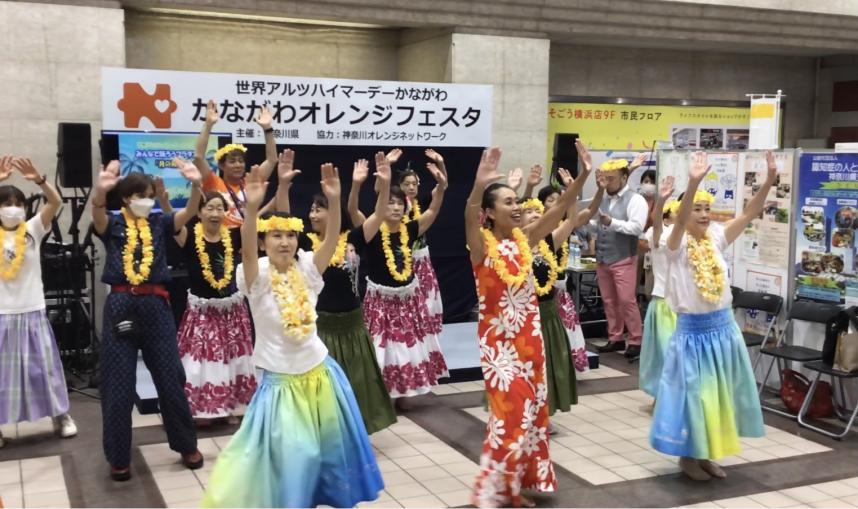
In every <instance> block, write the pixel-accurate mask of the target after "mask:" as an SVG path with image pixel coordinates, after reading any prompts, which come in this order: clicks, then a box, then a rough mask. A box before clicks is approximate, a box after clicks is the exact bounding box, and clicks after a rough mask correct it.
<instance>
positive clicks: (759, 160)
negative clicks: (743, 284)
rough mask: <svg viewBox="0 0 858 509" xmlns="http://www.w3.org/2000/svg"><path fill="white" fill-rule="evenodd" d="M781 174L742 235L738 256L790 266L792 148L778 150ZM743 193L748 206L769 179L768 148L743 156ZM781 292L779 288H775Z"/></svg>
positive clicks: (748, 260)
mask: <svg viewBox="0 0 858 509" xmlns="http://www.w3.org/2000/svg"><path fill="white" fill-rule="evenodd" d="M775 162H776V164H777V166H778V177H777V180H775V185H774V186H772V188H771V190H770V191H769V194H768V196H767V197H766V203H765V207H764V208H763V212H762V213H761V214H760V215H759V216H758V217H756V218H754V219H753V220H752V221H751V224H750V225H748V227H747V228H746V229H745V232H744V233H743V234H742V236H741V237H739V243H740V244H739V246H738V249H737V256H738V259H739V260H741V261H743V262H745V263H752V264H757V265H763V266H766V267H770V268H778V269H783V270H787V269H789V235H790V217H791V215H792V214H791V213H790V209H791V207H792V166H793V153H792V152H776V153H775ZM741 167H742V171H741V177H740V178H741V181H742V185H741V186H740V188H739V197H740V200H741V207H739V210H742V209H744V208H745V205H746V204H747V203H748V201H749V200H750V199H751V198H753V197H754V196H755V195H756V194H757V191H759V189H760V186H761V185H762V184H763V182H765V180H766V172H767V171H768V163H767V162H766V155H765V152H747V153H745V154H743V157H742V158H741ZM773 293H779V292H773Z"/></svg>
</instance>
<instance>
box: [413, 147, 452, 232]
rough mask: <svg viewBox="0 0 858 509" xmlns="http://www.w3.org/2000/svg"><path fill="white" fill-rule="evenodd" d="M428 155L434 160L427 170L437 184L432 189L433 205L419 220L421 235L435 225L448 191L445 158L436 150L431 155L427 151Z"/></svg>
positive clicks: (430, 205)
mask: <svg viewBox="0 0 858 509" xmlns="http://www.w3.org/2000/svg"><path fill="white" fill-rule="evenodd" d="M426 155H427V156H429V157H430V158H431V159H432V161H431V162H428V163H426V169H427V170H429V173H431V174H432V176H433V177H434V178H435V182H437V184H436V185H435V188H434V189H432V203H430V204H429V208H428V209H427V210H426V212H424V213H422V214H420V217H419V218H418V219H417V224H418V225H419V228H418V232H419V233H420V235H423V233H425V232H426V230H428V229H429V227H431V226H432V224H433V223H435V220H436V219H438V213H439V212H440V211H441V204H442V203H443V202H444V193H445V192H446V191H447V170H446V167H445V166H444V158H443V157H441V154H439V153H438V152H435V151H434V150H432V151H431V155H430V151H429V150H427V151H426Z"/></svg>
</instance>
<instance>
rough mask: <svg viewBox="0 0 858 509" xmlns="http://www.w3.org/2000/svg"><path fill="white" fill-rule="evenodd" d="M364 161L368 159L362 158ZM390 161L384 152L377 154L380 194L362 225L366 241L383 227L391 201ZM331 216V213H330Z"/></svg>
mask: <svg viewBox="0 0 858 509" xmlns="http://www.w3.org/2000/svg"><path fill="white" fill-rule="evenodd" d="M361 161H364V163H367V162H366V160H364V159H361ZM367 164H368V163H367ZM390 171H391V170H390V161H389V160H388V159H387V158H386V157H384V152H378V153H376V154H375V182H376V188H377V189H378V195H377V196H376V199H375V210H374V211H373V212H372V214H370V215H369V217H368V218H366V220H365V221H364V222H363V224H361V225H360V226H361V227H362V229H363V238H364V240H365V241H366V242H369V241H370V240H372V238H373V237H375V235H376V234H377V233H378V229H379V228H381V223H382V221H384V217H385V216H386V215H387V205H388V203H389V202H390ZM329 216H330V213H329Z"/></svg>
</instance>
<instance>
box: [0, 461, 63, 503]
mask: <svg viewBox="0 0 858 509" xmlns="http://www.w3.org/2000/svg"><path fill="white" fill-rule="evenodd" d="M0 498H2V500H3V505H4V506H5V507H68V506H69V496H68V493H67V492H66V481H65V477H64V476H63V467H62V464H61V463H60V457H59V456H47V457H43V458H31V459H25V460H15V461H3V462H0Z"/></svg>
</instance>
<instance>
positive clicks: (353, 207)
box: [347, 158, 390, 227]
mask: <svg viewBox="0 0 858 509" xmlns="http://www.w3.org/2000/svg"><path fill="white" fill-rule="evenodd" d="M377 162H378V158H376V163H377ZM384 165H385V166H387V167H390V164H389V163H387V162H385V163H384ZM376 168H378V167H377V166H376ZM368 176H369V161H367V160H366V159H358V160H357V161H355V166H354V170H353V171H352V187H351V188H350V189H349V200H348V204H347V207H348V212H349V218H350V219H351V220H352V225H354V226H355V227H358V226H360V225H362V224H363V222H364V221H366V216H365V215H363V212H361V211H360V208H358V201H359V199H360V188H361V186H362V185H363V183H364V182H366V179H367V177H368ZM388 185H389V182H388ZM388 190H389V188H388ZM384 206H385V207H386V206H387V202H385V204H384ZM382 217H383V214H382Z"/></svg>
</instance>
